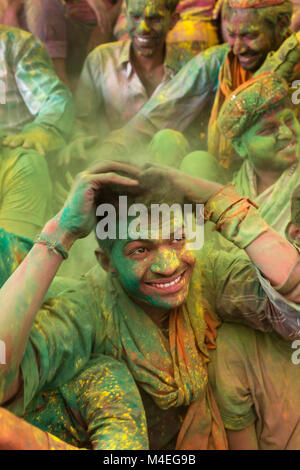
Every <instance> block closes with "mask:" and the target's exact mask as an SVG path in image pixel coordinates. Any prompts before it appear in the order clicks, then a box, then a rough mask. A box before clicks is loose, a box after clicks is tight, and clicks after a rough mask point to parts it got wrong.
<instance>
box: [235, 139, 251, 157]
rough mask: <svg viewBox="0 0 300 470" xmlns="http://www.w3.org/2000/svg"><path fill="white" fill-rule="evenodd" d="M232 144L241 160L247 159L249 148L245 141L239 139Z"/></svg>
mask: <svg viewBox="0 0 300 470" xmlns="http://www.w3.org/2000/svg"><path fill="white" fill-rule="evenodd" d="M231 143H232V146H233V148H234V150H235V151H236V152H237V153H238V154H239V156H240V157H241V158H246V157H247V156H248V151H247V146H246V144H245V142H244V140H242V139H240V138H237V139H233V140H232V142H231Z"/></svg>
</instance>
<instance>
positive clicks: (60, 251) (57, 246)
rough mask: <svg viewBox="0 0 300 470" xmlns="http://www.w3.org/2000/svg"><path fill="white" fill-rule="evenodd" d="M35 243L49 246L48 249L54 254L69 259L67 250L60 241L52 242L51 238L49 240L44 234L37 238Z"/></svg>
mask: <svg viewBox="0 0 300 470" xmlns="http://www.w3.org/2000/svg"><path fill="white" fill-rule="evenodd" d="M34 243H39V244H40V245H46V246H48V249H49V250H50V251H51V252H52V253H55V254H56V255H60V256H62V258H63V259H67V258H68V256H69V254H68V252H67V250H65V248H64V247H63V246H62V244H61V243H59V242H58V241H54V240H50V238H48V237H47V236H46V235H44V234H43V233H40V234H39V235H37V236H36V237H35V239H34Z"/></svg>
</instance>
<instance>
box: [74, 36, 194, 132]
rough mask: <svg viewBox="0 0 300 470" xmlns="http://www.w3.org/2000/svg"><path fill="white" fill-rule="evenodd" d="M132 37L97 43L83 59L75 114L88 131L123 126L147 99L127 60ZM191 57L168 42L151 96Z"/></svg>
mask: <svg viewBox="0 0 300 470" xmlns="http://www.w3.org/2000/svg"><path fill="white" fill-rule="evenodd" d="M130 46H131V41H130V40H126V41H119V42H115V43H109V44H104V45H101V46H99V47H97V48H96V49H95V50H94V51H93V52H91V54H90V55H89V56H88V58H87V59H86V62H85V65H84V69H83V71H82V74H81V78H80V81H79V85H78V92H77V96H76V116H77V120H78V124H79V126H80V127H81V128H82V129H86V126H88V129H87V132H88V133H96V134H98V133H99V132H100V135H101V134H102V135H103V136H104V135H106V133H107V132H108V131H111V130H114V129H118V128H120V127H122V126H124V125H125V124H126V123H127V122H128V121H129V120H130V119H131V118H132V117H133V116H134V115H135V114H136V113H137V112H138V111H139V110H140V109H141V108H142V107H143V106H144V104H145V103H147V101H148V100H149V98H150V96H148V94H147V91H146V89H145V87H144V85H143V83H142V82H141V80H140V78H139V76H138V75H137V73H136V71H135V69H134V66H133V64H132V61H131V60H130ZM190 58H191V55H190V53H189V52H188V51H185V50H184V49H182V48H177V47H176V46H172V45H169V46H167V50H166V57H165V62H164V71H165V74H164V78H163V80H162V81H161V83H160V84H159V85H158V87H157V88H156V90H155V91H154V93H153V95H152V96H159V95H160V90H161V88H162V87H163V85H165V84H166V83H168V82H169V81H170V80H171V79H172V78H173V77H174V76H175V75H176V74H177V72H178V71H179V70H180V68H181V67H182V66H183V65H184V64H185V63H186V62H187V61H188V60H189V59H190Z"/></svg>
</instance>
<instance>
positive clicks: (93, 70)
mask: <svg viewBox="0 0 300 470" xmlns="http://www.w3.org/2000/svg"><path fill="white" fill-rule="evenodd" d="M178 1H179V0H147V1H146V2H144V1H141V0H128V1H127V2H126V18H127V31H128V34H129V37H130V39H127V40H123V41H118V42H114V43H110V44H104V45H103V46H100V47H98V48H96V49H95V50H94V51H93V52H92V53H91V54H90V55H89V56H88V58H87V59H86V62H85V65H84V69H83V72H82V74H81V77H80V81H79V85H78V90H77V95H76V117H77V119H76V124H77V126H76V127H75V138H74V141H73V142H72V144H71V145H70V146H69V147H68V149H66V150H65V151H63V152H62V159H63V160H64V161H65V162H66V163H69V162H70V161H71V159H72V167H73V171H74V160H75V159H76V157H77V158H78V159H79V161H80V159H83V158H85V157H86V156H87V152H86V148H87V147H89V146H90V147H91V146H92V145H93V144H94V143H95V141H97V140H98V143H97V146H96V147H95V152H97V149H98V147H99V142H103V140H104V139H105V138H106V136H107V134H108V133H110V132H111V131H114V130H116V129H119V128H122V126H124V125H125V124H126V123H127V122H128V121H130V119H132V118H133V117H134V116H135V115H136V114H137V113H138V112H139V111H140V109H142V108H143V106H144V105H145V103H147V101H148V100H149V99H150V98H151V97H152V96H153V97H154V96H160V91H161V89H163V86H164V85H165V84H166V83H168V82H170V80H171V79H172V78H173V77H175V75H176V74H177V73H178V71H179V70H180V69H181V68H182V66H183V65H184V64H185V63H186V62H187V61H188V60H189V59H190V58H191V57H192V56H193V54H192V52H191V51H189V50H188V49H186V48H184V47H179V46H177V45H174V44H168V43H167V42H166V37H167V34H168V32H169V31H170V30H172V28H173V26H174V25H175V23H176V21H177V19H178V16H179V15H178V13H177V12H176V6H177V5H178ZM134 146H135V145H134V143H133V146H132V147H131V151H132V148H133V147H134ZM157 149H160V151H161V153H162V154H164V155H165V157H167V156H168V155H170V161H171V162H173V161H174V162H176V160H177V159H179V158H180V157H182V156H184V155H185V154H186V153H187V152H188V144H187V142H186V141H185V139H184V138H183V136H181V135H180V134H178V133H175V132H174V133H172V132H168V133H163V135H162V136H161V137H160V141H159V144H158V145H156V143H155V141H154V142H153V145H152V149H151V153H152V154H154V153H155V152H156V150H157ZM177 155H178V157H177ZM75 164H76V163H75ZM75 168H76V167H75ZM76 169H77V171H79V170H81V169H82V164H81V166H78V167H77V168H76ZM75 174H76V171H75Z"/></svg>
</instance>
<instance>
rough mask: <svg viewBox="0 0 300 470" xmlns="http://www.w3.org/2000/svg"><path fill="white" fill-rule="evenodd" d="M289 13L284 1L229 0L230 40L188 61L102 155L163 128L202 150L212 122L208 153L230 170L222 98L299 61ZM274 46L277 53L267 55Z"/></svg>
mask: <svg viewBox="0 0 300 470" xmlns="http://www.w3.org/2000/svg"><path fill="white" fill-rule="evenodd" d="M291 15H292V3H291V2H290V1H286V0H256V1H253V0H227V1H226V2H225V3H224V6H223V17H224V18H225V19H226V22H227V30H228V35H229V39H228V41H229V42H228V43H226V44H223V45H220V46H216V47H214V48H211V49H207V50H206V51H204V52H203V53H201V54H199V55H197V56H196V57H195V58H194V59H192V60H191V61H190V62H189V63H188V64H187V65H186V66H185V67H184V68H183V69H182V70H181V71H180V72H179V74H177V76H176V77H175V78H174V79H173V80H172V81H171V82H170V83H169V84H168V85H166V87H164V89H163V90H162V91H161V93H160V94H159V95H158V96H155V97H153V98H152V99H151V100H150V101H149V102H148V103H147V104H146V105H145V106H144V107H143V108H142V109H141V111H140V112H139V113H138V114H137V115H136V116H135V117H134V118H133V119H132V120H131V121H130V122H129V123H128V124H127V125H126V126H125V127H124V128H123V129H120V131H115V132H113V133H112V134H111V135H110V136H108V138H107V139H106V141H105V142H106V146H105V149H104V150H103V155H107V152H108V151H109V150H110V151H111V154H112V156H113V155H114V154H116V153H120V150H122V149H124V151H125V152H126V148H128V149H130V148H131V146H132V144H133V143H134V142H135V141H136V140H137V139H140V140H141V141H149V140H150V139H151V138H152V136H153V135H154V134H155V133H156V132H157V131H159V130H161V129H164V128H172V129H175V130H177V131H181V132H184V133H185V135H186V136H188V137H189V140H190V142H192V143H193V146H194V147H195V148H197V149H199V147H200V148H201V147H202V149H206V146H207V143H206V134H207V126H208V121H209V118H210V123H209V138H208V147H209V151H210V153H212V155H214V156H216V157H218V158H219V160H220V162H221V164H222V165H223V166H224V167H225V168H228V167H230V166H231V165H232V164H234V161H235V159H234V152H233V150H232V147H231V145H230V143H229V144H228V142H227V141H226V142H224V140H222V139H221V138H220V136H219V134H218V133H217V129H216V120H217V117H218V113H219V110H220V108H221V106H222V104H223V102H224V100H225V99H226V97H227V96H229V94H230V93H231V92H233V91H234V90H235V89H236V88H237V87H238V86H239V85H241V84H242V83H244V82H246V81H247V80H248V79H249V78H251V77H252V76H253V75H254V74H259V73H260V72H261V71H265V70H275V71H281V72H282V73H283V74H284V73H285V72H284V70H283V69H282V68H281V67H282V65H284V64H285V63H286V62H289V61H290V59H291V57H292V56H293V61H294V63H297V62H298V61H299V51H300V48H299V43H298V40H297V38H296V37H295V36H294V35H291V36H289V37H288V38H287V36H288V34H289V33H288V28H289V25H290V20H291ZM286 38H287V39H286ZM278 48H280V49H279V50H280V54H279V53H278V54H277V55H276V54H275V55H274V54H271V55H268V54H269V53H270V52H272V51H276V50H277V49H278ZM266 59H267V60H266ZM291 75H292V74H291ZM292 78H293V76H289V79H291V80H292ZM199 134H200V137H201V136H202V138H203V140H202V143H199ZM98 155H99V152H98ZM100 156H101V155H100ZM96 158H97V155H96V153H95V159H96ZM239 164H240V163H239V162H238V165H239Z"/></svg>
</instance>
